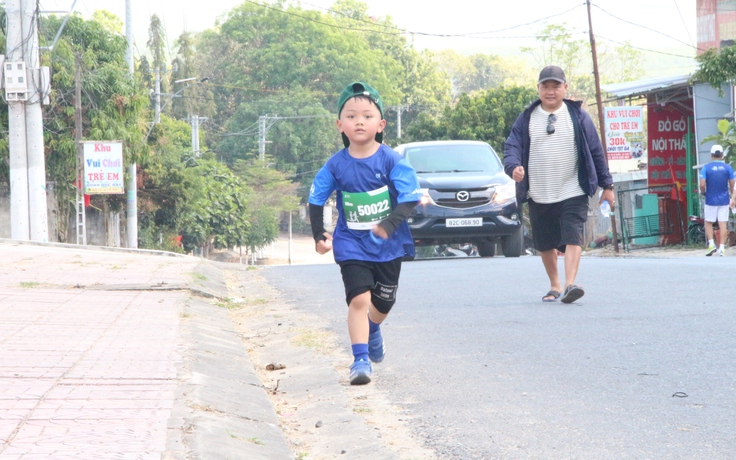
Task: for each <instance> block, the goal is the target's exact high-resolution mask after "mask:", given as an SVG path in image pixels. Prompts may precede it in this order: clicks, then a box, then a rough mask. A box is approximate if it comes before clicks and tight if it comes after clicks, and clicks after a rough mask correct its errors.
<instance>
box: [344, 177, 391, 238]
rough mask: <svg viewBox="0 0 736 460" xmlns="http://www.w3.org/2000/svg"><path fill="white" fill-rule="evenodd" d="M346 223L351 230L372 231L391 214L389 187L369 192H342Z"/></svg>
mask: <svg viewBox="0 0 736 460" xmlns="http://www.w3.org/2000/svg"><path fill="white" fill-rule="evenodd" d="M342 207H343V211H344V212H345V223H346V224H347V226H348V228H349V229H351V230H370V229H371V228H373V226H374V225H376V224H377V223H378V222H380V221H382V220H383V219H385V218H386V217H388V216H389V214H391V196H390V195H389V193H388V186H385V185H384V186H383V187H381V188H379V189H376V190H371V191H368V192H342Z"/></svg>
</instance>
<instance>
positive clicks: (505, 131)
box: [408, 86, 537, 153]
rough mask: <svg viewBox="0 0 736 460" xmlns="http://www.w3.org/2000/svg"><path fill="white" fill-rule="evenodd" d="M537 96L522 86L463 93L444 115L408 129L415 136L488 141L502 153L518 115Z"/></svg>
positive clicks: (425, 119)
mask: <svg viewBox="0 0 736 460" xmlns="http://www.w3.org/2000/svg"><path fill="white" fill-rule="evenodd" d="M536 98H537V92H536V90H535V89H534V88H526V87H518V86H513V87H509V88H506V87H501V88H495V89H490V90H487V91H478V92H475V93H473V94H472V95H470V94H462V95H461V96H460V98H459V99H458V101H457V103H456V104H455V106H452V107H450V106H448V107H446V108H445V110H444V111H443V112H442V115H441V116H439V117H431V116H425V117H422V118H421V119H420V120H417V122H415V123H414V124H413V125H412V126H411V127H410V128H409V129H408V131H409V133H410V135H411V137H412V139H413V140H440V139H465V140H478V141H485V142H488V143H489V144H491V146H493V147H494V148H495V149H496V151H497V153H501V152H502V151H503V144H504V142H505V141H506V138H507V137H508V135H509V134H510V133H511V127H512V126H513V124H514V122H515V121H516V118H517V117H518V116H519V114H520V113H521V111H522V110H523V109H524V108H525V107H526V106H528V105H529V104H530V103H531V102H532V101H534V100H535V99H536Z"/></svg>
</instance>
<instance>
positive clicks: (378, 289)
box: [340, 258, 401, 314]
mask: <svg viewBox="0 0 736 460" xmlns="http://www.w3.org/2000/svg"><path fill="white" fill-rule="evenodd" d="M340 273H342V282H343V284H344V285H345V300H346V302H347V304H348V305H350V302H351V301H352V300H353V299H354V298H355V297H357V296H359V295H360V294H363V293H364V292H368V291H370V292H371V302H373V306H374V307H376V310H378V311H380V312H381V313H383V314H387V313H388V312H389V311H391V307H393V306H394V303H395V302H396V291H397V290H398V288H399V274H400V273H401V259H400V258H399V259H394V260H391V261H388V262H367V261H364V260H346V261H345V262H340Z"/></svg>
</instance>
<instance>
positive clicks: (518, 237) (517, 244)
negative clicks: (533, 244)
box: [501, 225, 524, 257]
mask: <svg viewBox="0 0 736 460" xmlns="http://www.w3.org/2000/svg"><path fill="white" fill-rule="evenodd" d="M501 249H503V255H504V256H505V257H519V256H520V255H521V252H522V251H523V250H524V231H523V228H522V226H521V225H519V228H517V229H516V230H514V233H512V234H511V235H509V236H507V237H504V239H503V241H502V243H501Z"/></svg>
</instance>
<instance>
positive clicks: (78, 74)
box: [74, 53, 87, 245]
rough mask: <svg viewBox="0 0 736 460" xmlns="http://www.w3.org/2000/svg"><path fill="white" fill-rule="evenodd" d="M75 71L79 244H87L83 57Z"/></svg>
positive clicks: (79, 59) (77, 59) (77, 57)
mask: <svg viewBox="0 0 736 460" xmlns="http://www.w3.org/2000/svg"><path fill="white" fill-rule="evenodd" d="M74 61H75V64H76V65H75V69H74V141H75V142H76V146H77V155H76V168H75V171H76V184H75V185H76V188H77V196H76V206H75V210H76V216H77V244H81V245H86V244H87V220H86V217H85V213H84V177H83V176H84V144H82V56H81V55H80V54H79V53H77V54H76V56H75V59H74Z"/></svg>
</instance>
